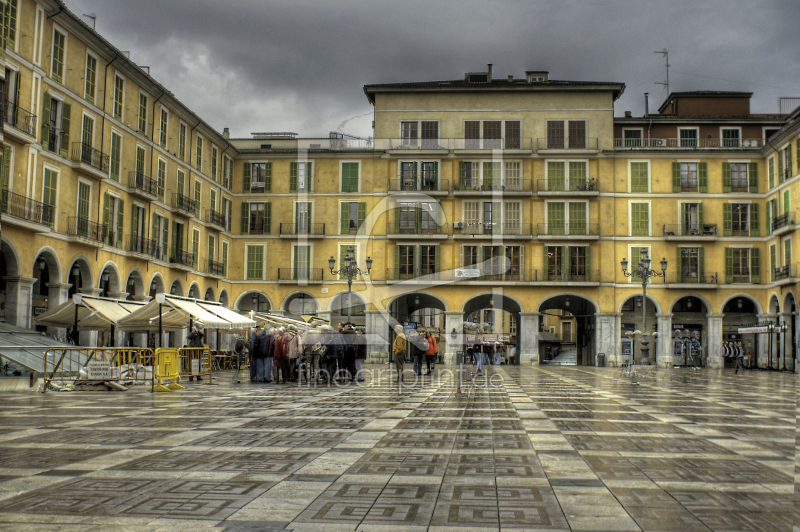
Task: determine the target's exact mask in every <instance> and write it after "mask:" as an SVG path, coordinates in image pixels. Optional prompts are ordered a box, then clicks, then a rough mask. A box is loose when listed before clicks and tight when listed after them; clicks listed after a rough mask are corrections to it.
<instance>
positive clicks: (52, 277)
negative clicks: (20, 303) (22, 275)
mask: <svg viewBox="0 0 800 532" xmlns="http://www.w3.org/2000/svg"><path fill="white" fill-rule="evenodd" d="M31 277H32V278H33V279H35V281H34V283H33V287H32V290H31V320H32V323H34V324H35V315H37V314H39V313H41V312H44V311H46V310H49V309H51V308H55V307H57V306H58V305H60V304H61V303H63V302H64V301H66V300H67V298H68V297H69V293H68V289H69V287H68V286H65V285H63V284H62V283H61V263H60V261H59V259H58V255H57V254H56V252H55V250H53V248H51V247H49V246H45V247H43V248H42V249H40V250H39V252H38V253H37V254H36V257H35V258H34V260H33V271H32V272H31ZM35 328H36V330H37V331H42V332H46V333H47V334H49V335H53V334H55V335H56V336H58V337H59V338H62V339H66V336H65V333H66V330H65V329H61V328H56V327H45V326H42V325H35Z"/></svg>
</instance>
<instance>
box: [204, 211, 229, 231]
mask: <svg viewBox="0 0 800 532" xmlns="http://www.w3.org/2000/svg"><path fill="white" fill-rule="evenodd" d="M206 212H207V213H208V216H207V219H206V221H207V222H209V223H210V224H212V225H216V226H217V227H220V228H222V229H225V222H226V220H225V214H224V213H221V212H217V211H214V210H211V209H208V210H206Z"/></svg>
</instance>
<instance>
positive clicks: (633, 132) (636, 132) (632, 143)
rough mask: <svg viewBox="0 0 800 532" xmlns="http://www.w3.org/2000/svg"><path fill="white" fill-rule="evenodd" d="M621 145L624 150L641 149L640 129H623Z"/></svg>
mask: <svg viewBox="0 0 800 532" xmlns="http://www.w3.org/2000/svg"><path fill="white" fill-rule="evenodd" d="M622 140H623V142H622V144H623V146H625V147H626V148H641V147H642V130H641V129H623V130H622Z"/></svg>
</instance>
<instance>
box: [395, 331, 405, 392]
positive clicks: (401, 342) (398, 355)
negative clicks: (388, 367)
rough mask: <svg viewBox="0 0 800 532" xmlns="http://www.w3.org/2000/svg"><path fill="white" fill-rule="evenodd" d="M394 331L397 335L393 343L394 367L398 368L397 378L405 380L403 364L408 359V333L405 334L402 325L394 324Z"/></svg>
mask: <svg viewBox="0 0 800 532" xmlns="http://www.w3.org/2000/svg"><path fill="white" fill-rule="evenodd" d="M394 332H395V334H396V335H397V336H395V337H394V343H393V344H392V353H393V354H394V368H395V369H396V370H397V380H398V381H400V382H405V379H404V378H403V365H404V363H405V361H406V335H405V334H403V327H402V326H400V325H395V326H394Z"/></svg>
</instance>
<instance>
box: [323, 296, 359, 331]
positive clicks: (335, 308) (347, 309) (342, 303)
mask: <svg viewBox="0 0 800 532" xmlns="http://www.w3.org/2000/svg"><path fill="white" fill-rule="evenodd" d="M348 297H349V298H350V300H349V301H348ZM328 310H329V311H330V313H331V323H339V322H343V323H344V322H346V321H349V322H350V323H353V324H355V325H358V326H364V325H365V324H366V315H367V313H366V310H367V302H366V301H365V300H364V298H363V297H361V295H360V294H359V293H358V292H351V293H350V294H349V296H348V292H346V291H342V292H339V293H338V294H335V295H334V296H333V297H332V298H330V300H329V301H328Z"/></svg>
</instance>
